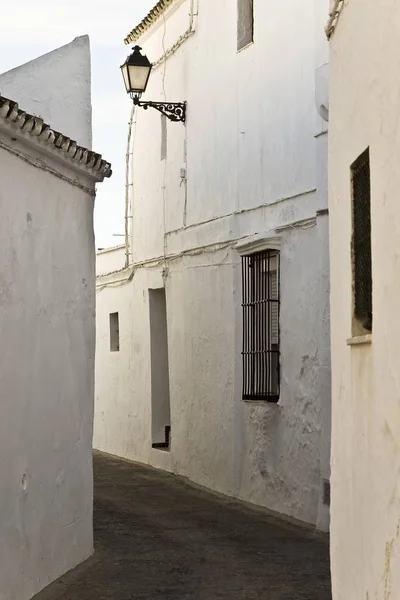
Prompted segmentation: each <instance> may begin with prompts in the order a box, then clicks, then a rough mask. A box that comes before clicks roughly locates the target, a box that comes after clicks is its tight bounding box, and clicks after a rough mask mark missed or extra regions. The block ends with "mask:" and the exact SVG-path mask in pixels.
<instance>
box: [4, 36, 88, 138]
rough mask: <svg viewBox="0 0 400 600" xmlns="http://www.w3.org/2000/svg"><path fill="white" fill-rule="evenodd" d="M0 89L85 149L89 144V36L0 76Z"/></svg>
mask: <svg viewBox="0 0 400 600" xmlns="http://www.w3.org/2000/svg"><path fill="white" fill-rule="evenodd" d="M0 92H1V94H2V95H3V96H5V97H6V98H10V99H11V100H15V101H16V102H18V103H19V104H20V106H21V107H22V108H23V109H24V110H25V111H27V112H30V113H32V114H34V115H37V116H40V117H42V119H44V121H45V122H46V123H48V124H49V125H51V127H52V128H53V129H55V130H57V131H60V132H61V133H64V134H65V135H68V137H70V138H71V139H73V140H75V141H76V142H77V143H78V144H80V145H81V146H84V147H85V148H91V146H92V105H91V72H90V42H89V36H87V35H83V36H81V37H77V38H76V39H75V40H74V41H73V42H71V43H70V44H66V45H65V46H62V47H61V48H57V49H56V50H53V51H52V52H48V53H47V54H44V55H43V56H39V57H38V58H35V59H34V60H31V61H29V62H28V63H26V64H24V65H21V66H19V67H16V68H15V69H12V70H11V71H7V72H6V73H3V74H1V75H0Z"/></svg>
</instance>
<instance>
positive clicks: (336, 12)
mask: <svg viewBox="0 0 400 600" xmlns="http://www.w3.org/2000/svg"><path fill="white" fill-rule="evenodd" d="M343 7H344V0H333V6H332V10H331V11H330V13H329V20H328V23H327V25H326V27H325V33H326V37H327V38H328V40H330V39H331V37H332V36H333V34H334V32H335V29H336V26H337V23H338V21H339V17H340V14H341V12H342V10H343Z"/></svg>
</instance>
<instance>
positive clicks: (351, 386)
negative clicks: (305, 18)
mask: <svg viewBox="0 0 400 600" xmlns="http://www.w3.org/2000/svg"><path fill="white" fill-rule="evenodd" d="M399 35H400V6H399V4H398V3H392V4H391V5H390V6H389V5H388V4H387V3H385V2H383V1H378V2H372V3H365V2H363V1H362V0H352V1H351V2H349V3H348V4H346V5H345V6H344V9H343V11H342V14H341V16H340V19H339V22H338V26H337V29H336V31H335V33H334V35H333V38H332V42H331V91H330V117H329V181H330V183H329V195H330V198H329V204H330V214H331V222H330V225H331V261H332V277H331V286H332V291H331V309H332V394H333V396H332V398H333V423H332V436H333V437H332V530H331V556H332V578H333V597H334V600H348V599H349V598H351V599H352V600H366V599H367V598H368V599H370V600H375V599H376V600H389V599H392V598H393V599H395V598H400V510H399V507H400V488H399V481H400V479H399V473H400V446H399V440H400V418H399V417H400V413H399V406H400V381H399V372H400V371H399V350H400V349H399V335H398V332H399V333H400V321H399V319H398V304H399V300H398V299H399V287H398V282H399V281H400V263H399V247H398V239H399V235H398V233H399V228H400V219H399V200H398V197H399V187H400V170H399V160H400V151H399V134H400V129H399V100H398V99H399V91H400V85H399V78H398V73H399V68H400V57H399V53H398V40H399ZM368 146H369V148H370V166H371V220H372V277H373V292H372V293H373V301H372V304H373V332H372V340H371V343H370V344H361V345H357V346H348V345H347V339H348V338H350V337H351V334H352V331H351V329H352V328H351V325H352V273H351V253H350V245H351V233H352V226H351V189H350V185H351V184H350V166H351V164H352V163H353V162H354V160H355V159H356V158H357V157H358V156H359V155H360V154H361V153H362V152H363V151H364V150H365V149H366V148H367V147H368Z"/></svg>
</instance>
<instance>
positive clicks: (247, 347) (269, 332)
mask: <svg viewBox="0 0 400 600" xmlns="http://www.w3.org/2000/svg"><path fill="white" fill-rule="evenodd" d="M242 288H243V299H242V307H243V349H242V357H243V399H244V400H266V401H268V402H278V401H279V388H280V340H279V312H280V289H279V288H280V285H279V251H277V250H264V251H262V252H257V253H255V254H251V255H249V256H243V257H242Z"/></svg>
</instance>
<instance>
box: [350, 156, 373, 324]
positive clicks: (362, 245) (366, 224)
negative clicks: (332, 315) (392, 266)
mask: <svg viewBox="0 0 400 600" xmlns="http://www.w3.org/2000/svg"><path fill="white" fill-rule="evenodd" d="M351 176H352V177H351V178H352V193H353V215H352V216H353V240H352V251H353V303H354V319H353V335H362V334H364V333H370V332H371V331H372V252H371V176H370V164H369V149H367V150H366V151H365V152H363V154H361V156H359V157H358V159H357V160H356V161H355V162H354V163H353V165H352V166H351Z"/></svg>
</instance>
